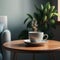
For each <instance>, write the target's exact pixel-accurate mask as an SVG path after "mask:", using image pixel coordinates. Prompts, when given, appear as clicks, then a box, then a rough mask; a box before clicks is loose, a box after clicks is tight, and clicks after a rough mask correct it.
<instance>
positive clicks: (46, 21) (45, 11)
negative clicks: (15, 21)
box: [24, 2, 58, 39]
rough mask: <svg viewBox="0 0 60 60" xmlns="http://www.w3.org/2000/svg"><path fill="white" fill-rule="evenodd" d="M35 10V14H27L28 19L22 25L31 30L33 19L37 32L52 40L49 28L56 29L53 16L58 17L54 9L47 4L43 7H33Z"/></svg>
mask: <svg viewBox="0 0 60 60" xmlns="http://www.w3.org/2000/svg"><path fill="white" fill-rule="evenodd" d="M35 8H36V12H34V13H33V15H31V14H27V16H28V17H27V18H26V19H25V20H24V24H27V29H28V28H33V27H32V21H33V20H34V19H33V18H35V20H36V21H37V25H38V26H37V28H38V31H43V32H44V33H47V34H48V35H49V39H50V38H52V37H53V33H52V31H51V28H54V29H55V28H56V20H55V16H58V13H57V10H56V7H55V6H52V5H51V4H50V3H49V2H47V3H46V4H45V5H43V4H41V5H40V6H39V7H38V6H36V5H35ZM32 30H33V29H32Z"/></svg>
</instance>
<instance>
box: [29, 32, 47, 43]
mask: <svg viewBox="0 0 60 60" xmlns="http://www.w3.org/2000/svg"><path fill="white" fill-rule="evenodd" d="M44 37H45V38H44ZM29 39H30V41H31V42H34V43H39V42H41V41H43V40H47V39H48V35H47V34H44V32H35V31H32V32H31V31H30V32H29Z"/></svg>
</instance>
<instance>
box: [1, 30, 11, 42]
mask: <svg viewBox="0 0 60 60" xmlns="http://www.w3.org/2000/svg"><path fill="white" fill-rule="evenodd" d="M1 41H2V43H4V42H9V41H11V32H10V30H8V29H5V30H4V31H3V32H2V34H1Z"/></svg>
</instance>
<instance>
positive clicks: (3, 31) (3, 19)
mask: <svg viewBox="0 0 60 60" xmlns="http://www.w3.org/2000/svg"><path fill="white" fill-rule="evenodd" d="M7 41H11V33H10V31H9V30H8V28H7V16H0V53H1V55H2V60H9V58H10V52H8V51H6V50H4V49H3V48H2V44H3V43H4V42H7ZM8 55H9V56H8Z"/></svg>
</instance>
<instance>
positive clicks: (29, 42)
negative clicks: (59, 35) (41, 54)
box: [24, 39, 47, 45]
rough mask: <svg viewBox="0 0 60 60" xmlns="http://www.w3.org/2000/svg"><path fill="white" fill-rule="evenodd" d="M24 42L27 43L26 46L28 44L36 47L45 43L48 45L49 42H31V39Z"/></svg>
mask: <svg viewBox="0 0 60 60" xmlns="http://www.w3.org/2000/svg"><path fill="white" fill-rule="evenodd" d="M24 42H25V44H28V45H33V44H34V45H36V44H40V45H42V44H44V43H46V42H47V41H44V40H43V41H40V42H31V41H30V40H29V39H26V40H24Z"/></svg>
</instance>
